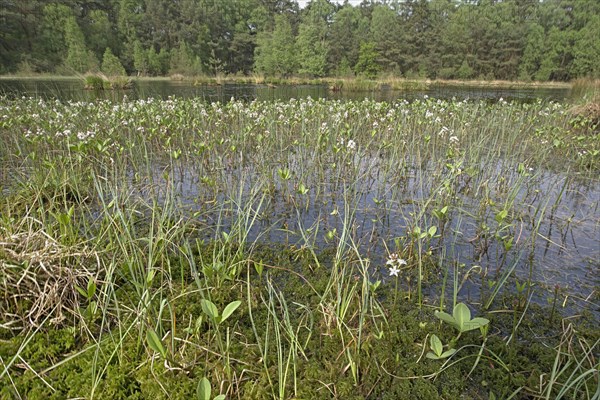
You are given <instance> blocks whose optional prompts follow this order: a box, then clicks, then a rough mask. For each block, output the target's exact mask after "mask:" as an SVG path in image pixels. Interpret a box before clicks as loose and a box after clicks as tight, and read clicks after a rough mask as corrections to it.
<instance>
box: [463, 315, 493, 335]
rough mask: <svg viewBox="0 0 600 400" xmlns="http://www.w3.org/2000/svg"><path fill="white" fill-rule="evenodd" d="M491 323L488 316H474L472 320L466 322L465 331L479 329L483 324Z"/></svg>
mask: <svg viewBox="0 0 600 400" xmlns="http://www.w3.org/2000/svg"><path fill="white" fill-rule="evenodd" d="M489 323H490V320H489V319H487V318H481V317H477V318H473V319H472V320H470V321H469V322H468V323H466V324H465V329H464V332H466V331H470V330H473V329H479V328H481V327H482V326H486V325H487V324H489Z"/></svg>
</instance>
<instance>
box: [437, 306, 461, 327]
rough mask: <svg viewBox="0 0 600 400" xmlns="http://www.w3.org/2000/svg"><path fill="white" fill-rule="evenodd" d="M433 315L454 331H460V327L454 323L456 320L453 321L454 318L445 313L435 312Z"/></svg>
mask: <svg viewBox="0 0 600 400" xmlns="http://www.w3.org/2000/svg"><path fill="white" fill-rule="evenodd" d="M434 315H435V316H436V317H438V318H439V319H441V320H442V321H444V322H446V323H448V324H450V325H452V326H454V327H455V328H456V329H460V327H459V326H458V324H457V323H456V320H455V319H454V317H453V316H452V315H450V314H448V313H447V312H444V311H438V310H436V311H435V313H434Z"/></svg>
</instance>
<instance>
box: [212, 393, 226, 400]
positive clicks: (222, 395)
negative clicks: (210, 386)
mask: <svg viewBox="0 0 600 400" xmlns="http://www.w3.org/2000/svg"><path fill="white" fill-rule="evenodd" d="M213 400H225V395H224V394H220V395H218V396H216V397H215V398H214V399H213Z"/></svg>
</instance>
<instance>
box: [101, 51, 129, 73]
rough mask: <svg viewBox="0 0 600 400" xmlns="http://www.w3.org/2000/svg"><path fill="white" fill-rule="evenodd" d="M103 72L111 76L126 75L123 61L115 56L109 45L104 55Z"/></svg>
mask: <svg viewBox="0 0 600 400" xmlns="http://www.w3.org/2000/svg"><path fill="white" fill-rule="evenodd" d="M101 70H102V72H103V73H104V74H105V75H106V76H109V77H117V76H125V75H127V74H126V73H125V68H123V65H122V64H121V61H119V59H118V58H117V56H115V55H114V54H113V52H112V50H111V49H110V48H109V47H107V48H106V50H105V51H104V56H103V57H102V67H101Z"/></svg>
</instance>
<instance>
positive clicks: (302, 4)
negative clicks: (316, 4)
mask: <svg viewBox="0 0 600 400" xmlns="http://www.w3.org/2000/svg"><path fill="white" fill-rule="evenodd" d="M297 1H298V4H299V5H300V8H304V7H305V6H306V4H308V2H309V1H310V0H297ZM361 2H362V0H349V1H348V3H350V4H351V5H353V6H357V5H359V4H360V3H361ZM332 3H338V4H344V0H332Z"/></svg>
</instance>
